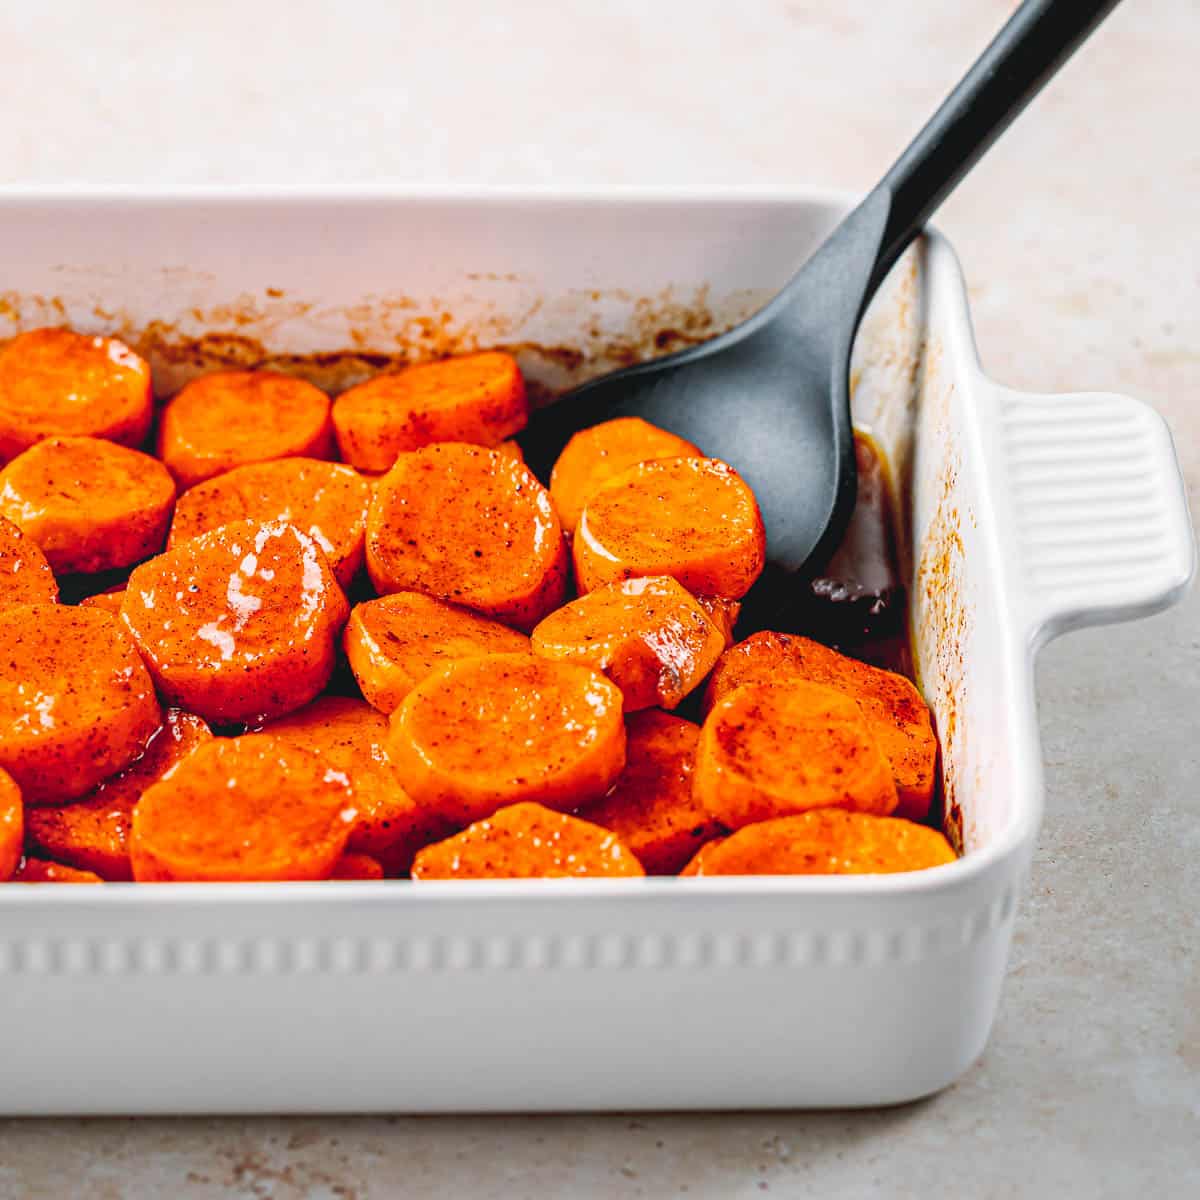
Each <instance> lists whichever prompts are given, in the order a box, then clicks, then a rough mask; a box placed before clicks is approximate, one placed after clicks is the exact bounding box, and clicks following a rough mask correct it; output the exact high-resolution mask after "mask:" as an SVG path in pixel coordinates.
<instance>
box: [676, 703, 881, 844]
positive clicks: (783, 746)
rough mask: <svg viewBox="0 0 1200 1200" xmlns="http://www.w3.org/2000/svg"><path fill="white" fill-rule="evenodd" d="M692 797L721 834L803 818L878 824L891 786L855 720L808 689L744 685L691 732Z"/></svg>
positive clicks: (853, 713) (848, 709)
mask: <svg viewBox="0 0 1200 1200" xmlns="http://www.w3.org/2000/svg"><path fill="white" fill-rule="evenodd" d="M693 788H694V791H695V796H696V799H697V801H698V802H699V803H700V805H701V806H702V807H703V808H704V810H705V811H706V812H707V813H708V814H709V815H710V816H711V817H712V818H713V819H714V820H716V821H719V822H720V823H721V824H722V825H725V826H727V827H728V828H730V829H740V828H741V827H742V826H743V825H750V824H752V823H753V822H755V821H766V820H770V819H771V818H772V817H783V816H790V815H792V814H794V813H798V812H804V811H805V810H807V809H810V808H850V809H855V810H857V811H860V812H869V813H876V814H880V815H886V814H887V813H890V812H891V811H892V810H893V809H894V808H895V807H896V785H895V783H893V782H892V772H891V768H890V767H889V766H888V761H887V759H886V758H885V757H884V754H883V751H882V750H880V749H879V745H878V743H877V742H876V740H875V738H874V736H873V735H872V733H871V730H870V727H869V726H868V725H867V722H866V718H864V716H863V714H862V710H861V709H860V708H859V707H858V705H857V704H855V703H854V701H853V700H851V699H850V697H849V696H846V695H844V694H843V693H842V692H839V691H837V690H835V689H834V688H829V687H823V686H821V685H820V684H816V683H805V682H803V681H801V680H790V681H788V682H785V683H781V684H770V683H751V684H746V685H744V686H743V687H740V688H735V689H734V690H733V691H732V692H730V693H729V694H728V695H726V696H725V697H723V698H722V699H721V700H718V701H717V703H716V704H715V705H714V707H713V709H712V711H711V712H710V713H709V714H708V717H707V719H706V720H705V722H704V727H703V729H702V730H701V731H700V744H699V746H698V748H697V751H696V773H695V780H694V783H693Z"/></svg>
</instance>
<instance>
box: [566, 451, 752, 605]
mask: <svg viewBox="0 0 1200 1200" xmlns="http://www.w3.org/2000/svg"><path fill="white" fill-rule="evenodd" d="M574 555H575V580H576V582H577V583H578V585H579V590H580V591H581V592H590V591H592V590H593V589H595V588H598V587H600V586H601V585H602V584H605V583H611V582H612V581H613V580H617V579H635V578H639V577H643V576H648V575H670V576H672V577H673V578H675V579H677V580H678V581H679V582H680V583H681V584H683V586H684V587H685V588H687V590H688V591H689V592H691V593H692V594H693V595H695V596H723V597H726V598H728V599H733V600H736V599H738V598H739V597H741V596H744V595H745V594H746V592H747V591H749V590H750V585H751V584H752V583H753V582H754V581H755V580H756V579H757V578H758V577H759V575H760V574H761V573H762V569H763V565H764V563H765V561H766V534H765V532H764V530H763V523H762V515H761V514H760V513H759V511H758V503H757V502H756V501H755V499H754V493H753V492H751V491H750V489H749V488H748V487H747V486H746V484H745V483H744V482H743V481H742V479H741V476H739V475H738V473H737V472H736V471H735V470H734V469H733V468H732V467H730V466H727V465H726V464H725V463H723V462H721V461H720V460H719V459H715V458H663V459H656V460H654V461H652V462H644V463H639V464H638V465H637V466H635V467H630V468H629V470H627V471H624V472H622V473H621V474H620V475H617V476H615V477H614V478H612V479H610V480H609V481H608V482H607V483H606V484H604V485H603V486H602V487H600V488H599V489H598V490H597V491H596V492H594V493H593V494H592V496H591V497H590V498H589V500H588V502H587V504H586V505H585V506H584V510H583V515H582V516H581V517H580V518H579V526H578V528H577V529H576V530H575V540H574Z"/></svg>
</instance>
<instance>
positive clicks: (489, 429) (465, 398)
mask: <svg viewBox="0 0 1200 1200" xmlns="http://www.w3.org/2000/svg"><path fill="white" fill-rule="evenodd" d="M528 419H529V401H528V399H527V398H526V395H525V381H524V380H523V379H522V378H521V371H520V369H519V368H518V366H517V362H516V359H514V358H513V357H512V355H510V354H503V353H501V352H499V351H487V352H484V353H482V354H464V355H461V356H460V357H458V358H447V359H443V360H442V361H441V362H431V363H422V364H420V365H419V366H415V367H406V368H405V369H404V370H402V371H397V372H395V373H393V374H388V375H377V376H376V377H375V378H374V379H369V380H368V381H367V382H366V383H360V384H359V385H358V387H353V388H350V390H349V391H346V392H343V393H342V394H341V395H340V396H339V397H338V398H337V400H336V401H335V402H334V405H333V426H334V429H335V431H336V433H337V440H338V449H339V450H340V452H341V456H342V458H343V459H345V460H346V462H348V463H351V464H353V465H354V466H356V467H362V468H364V469H365V470H368V471H386V470H388V469H389V468H390V467H391V465H392V464H393V463H394V462H395V461H396V455H398V454H401V453H403V452H405V451H409V450H419V449H420V448H421V447H422V446H429V445H432V444H433V443H434V442H473V443H476V444H478V445H481V446H495V445H496V444H497V443H499V442H502V441H504V439H505V438H509V437H512V435H513V434H514V433H518V432H519V431H520V430H522V429H524V428H525V423H526V421H528Z"/></svg>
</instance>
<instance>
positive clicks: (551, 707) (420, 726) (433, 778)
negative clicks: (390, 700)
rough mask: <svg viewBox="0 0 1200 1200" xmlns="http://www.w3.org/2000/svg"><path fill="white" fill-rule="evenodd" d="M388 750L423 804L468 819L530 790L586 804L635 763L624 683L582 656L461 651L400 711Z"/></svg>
mask: <svg viewBox="0 0 1200 1200" xmlns="http://www.w3.org/2000/svg"><path fill="white" fill-rule="evenodd" d="M388 756H389V757H390V758H391V760H392V764H393V765H394V766H395V768H396V772H397V774H398V775H399V776H400V778H401V779H403V780H404V786H405V789H406V790H407V791H408V793H409V795H411V796H412V798H413V799H414V800H415V801H416V802H417V803H418V804H420V805H422V806H423V807H424V808H426V809H428V810H430V811H433V812H437V813H440V814H441V815H443V816H444V817H445V818H446V819H447V820H450V821H455V822H457V823H458V824H459V825H463V824H466V823H467V822H469V821H475V820H479V819H481V818H483V817H489V816H491V815H492V813H494V812H495V811H496V810H497V809H498V808H503V807H504V806H505V805H508V804H516V803H519V802H520V801H522V800H533V801H536V802H537V803H539V804H543V805H545V806H546V807H547V808H554V809H559V810H570V809H574V808H578V807H580V806H582V805H585V804H587V803H588V802H589V801H593V800H598V799H599V798H600V797H601V796H603V795H604V794H605V792H607V791H608V789H609V788H610V787H611V786H612V784H613V782H614V781H615V780H616V778H617V776H618V775H619V774H620V773H621V769H622V767H623V766H624V765H625V725H624V722H623V721H622V718H621V693H620V692H619V691H618V690H617V688H615V687H614V686H613V685H612V684H611V683H609V682H608V680H607V679H605V678H604V676H603V675H599V674H597V673H596V672H595V671H589V670H588V669H587V668H586V667H577V666H575V665H574V664H572V663H562V662H550V661H548V660H546V659H542V658H535V657H534V656H532V655H524V654H493V655H488V656H487V657H485V658H464V659H458V660H457V661H454V662H450V663H448V664H447V665H446V666H444V667H442V668H441V669H439V670H438V671H435V672H434V673H433V674H432V675H430V676H429V677H428V678H427V679H425V680H424V681H422V682H421V683H419V684H418V685H417V686H416V687H415V688H414V689H413V690H412V691H411V692H409V694H408V696H407V697H406V699H405V701H404V703H403V704H401V705H400V707H399V708H398V709H396V711H395V712H394V713H392V716H391V731H390V733H389V736H388Z"/></svg>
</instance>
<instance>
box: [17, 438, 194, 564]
mask: <svg viewBox="0 0 1200 1200" xmlns="http://www.w3.org/2000/svg"><path fill="white" fill-rule="evenodd" d="M174 504H175V483H174V481H173V480H172V479H171V476H170V474H169V473H168V472H167V470H166V468H165V467H164V466H163V465H162V463H160V462H159V461H158V460H157V459H154V458H151V457H150V455H148V454H143V453H142V452H141V451H140V450H131V449H129V447H128V446H118V445H117V444H116V443H115V442H106V441H104V440H103V439H102V438H90V437H55V438H46V439H45V440H44V441H41V442H38V444H37V445H36V446H31V447H30V448H29V449H28V450H26V451H25V453H24V454H21V455H18V456H17V457H16V458H14V459H13V460H12V462H10V463H9V464H8V466H6V467H5V468H4V470H2V471H0V515H3V516H5V517H7V518H8V519H9V520H10V521H12V522H13V524H14V525H19V526H20V528H21V531H22V532H23V533H26V534H28V535H29V536H30V537H31V538H33V540H34V541H35V542H37V544H38V545H39V546H40V547H41V548H42V553H44V554H45V556H46V560H47V561H48V562H49V563H50V566H51V567H52V568H53V569H54V570H55V571H56V572H57V573H59V574H60V575H66V574H75V573H78V574H85V573H92V572H96V571H108V570H112V569H114V568H116V567H127V566H129V565H130V564H131V563H135V562H139V561H140V560H141V559H143V558H147V557H148V556H149V555H151V554H156V553H158V551H159V550H161V549H162V545H163V541H164V539H165V538H166V536H167V526H168V525H170V523H171V509H172V508H173V506H174Z"/></svg>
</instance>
